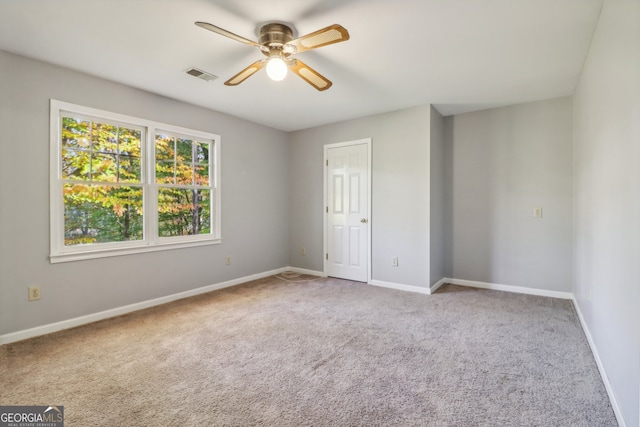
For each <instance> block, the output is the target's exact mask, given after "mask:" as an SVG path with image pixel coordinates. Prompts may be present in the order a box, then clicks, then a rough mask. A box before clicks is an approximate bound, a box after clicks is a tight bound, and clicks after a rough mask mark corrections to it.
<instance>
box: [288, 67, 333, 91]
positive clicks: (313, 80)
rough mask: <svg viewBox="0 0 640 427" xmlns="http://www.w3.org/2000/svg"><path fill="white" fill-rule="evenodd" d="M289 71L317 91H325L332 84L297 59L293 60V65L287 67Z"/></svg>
mask: <svg viewBox="0 0 640 427" xmlns="http://www.w3.org/2000/svg"><path fill="white" fill-rule="evenodd" d="M289 68H290V69H291V71H293V72H294V73H296V74H297V75H299V76H300V77H302V79H303V80H304V81H306V82H307V83H309V84H310V85H311V86H313V87H315V88H316V89H318V90H319V91H323V90H327V89H329V88H330V87H331V85H332V84H333V83H331V81H329V80H328V79H327V78H326V77H324V76H323V75H322V74H320V73H318V72H317V71H316V70H314V69H313V68H311V67H309V66H308V65H307V64H305V63H304V62H302V61H300V60H299V59H296V60H295V64H294V65H291V66H290V67H289Z"/></svg>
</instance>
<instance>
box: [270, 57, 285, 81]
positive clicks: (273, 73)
mask: <svg viewBox="0 0 640 427" xmlns="http://www.w3.org/2000/svg"><path fill="white" fill-rule="evenodd" d="M287 68H288V67H287V64H286V63H285V62H284V59H282V58H281V57H280V56H279V55H277V56H272V57H271V58H269V61H268V62H267V75H268V76H269V78H270V79H271V80H273V81H274V82H281V81H282V80H284V78H285V77H287Z"/></svg>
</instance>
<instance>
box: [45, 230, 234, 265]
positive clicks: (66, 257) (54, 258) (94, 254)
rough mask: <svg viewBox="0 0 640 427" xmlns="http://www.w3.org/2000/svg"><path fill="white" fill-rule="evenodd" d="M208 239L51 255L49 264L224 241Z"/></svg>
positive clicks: (216, 243)
mask: <svg viewBox="0 0 640 427" xmlns="http://www.w3.org/2000/svg"><path fill="white" fill-rule="evenodd" d="M193 237H199V236H193ZM206 237H207V238H206V239H194V240H191V241H182V242H166V243H164V242H162V243H157V244H155V245H149V244H144V245H141V246H132V247H130V248H115V249H98V250H95V251H85V252H70V253H64V254H59V255H49V262H50V263H51V264H57V263H59V262H71V261H81V260H84V259H95V258H106V257H112V256H120V255H131V254H139V253H146V252H157V251H166V250H169V249H182V248H193V247H197V246H207V245H219V244H220V243H222V239H218V238H211V237H209V236H206ZM136 243H138V242H136ZM106 244H108V243H106Z"/></svg>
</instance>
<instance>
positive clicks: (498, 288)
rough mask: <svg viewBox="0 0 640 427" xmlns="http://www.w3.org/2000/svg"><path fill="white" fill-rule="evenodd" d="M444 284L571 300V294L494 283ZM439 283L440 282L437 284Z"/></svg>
mask: <svg viewBox="0 0 640 427" xmlns="http://www.w3.org/2000/svg"><path fill="white" fill-rule="evenodd" d="M441 282H443V284H444V283H451V284H453V285H459V286H469V287H471V288H481V289H490V290H493V291H504V292H514V293H518V294H527V295H538V296H542V297H551V298H560V299H570V300H572V299H573V294H572V293H571V292H560V291H549V290H546V289H537V288H525V287H522V286H512V285H499V284H496V283H486V282H476V281H473V280H461V279H449V278H444V279H442V280H441ZM438 283H440V282H438Z"/></svg>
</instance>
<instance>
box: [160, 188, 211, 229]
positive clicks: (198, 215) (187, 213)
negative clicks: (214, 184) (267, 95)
mask: <svg viewBox="0 0 640 427" xmlns="http://www.w3.org/2000/svg"><path fill="white" fill-rule="evenodd" d="M209 233H211V191H209V190H192V189H184V188H160V189H158V235H159V236H160V237H171V236H188V235H194V234H209Z"/></svg>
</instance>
